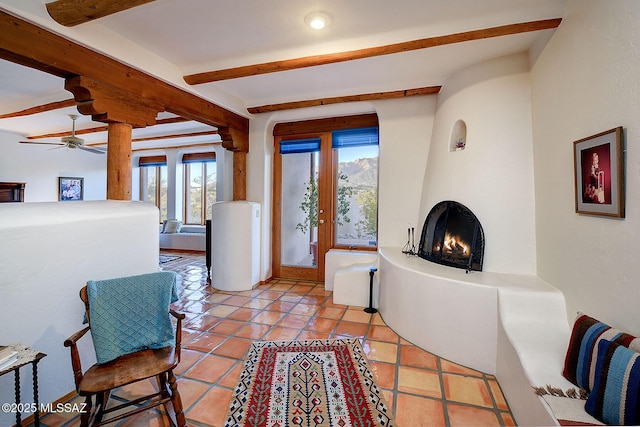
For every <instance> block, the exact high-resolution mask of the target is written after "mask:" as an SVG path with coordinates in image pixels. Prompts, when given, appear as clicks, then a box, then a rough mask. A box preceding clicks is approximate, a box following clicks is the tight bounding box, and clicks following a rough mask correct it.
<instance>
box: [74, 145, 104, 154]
mask: <svg viewBox="0 0 640 427" xmlns="http://www.w3.org/2000/svg"><path fill="white" fill-rule="evenodd" d="M76 148H79V149H81V150H84V151H88V152H90V153H96V154H105V153H106V151H105V150H104V149H100V148H94V147H87V146H86V145H78V146H76Z"/></svg>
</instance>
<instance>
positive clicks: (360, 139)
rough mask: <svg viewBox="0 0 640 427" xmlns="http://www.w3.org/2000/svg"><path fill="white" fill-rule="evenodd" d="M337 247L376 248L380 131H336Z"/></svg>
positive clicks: (333, 143)
mask: <svg viewBox="0 0 640 427" xmlns="http://www.w3.org/2000/svg"><path fill="white" fill-rule="evenodd" d="M332 140H333V142H332V146H333V150H334V152H335V155H334V159H335V160H334V161H335V163H336V167H335V168H334V170H335V171H336V176H335V177H334V182H335V189H334V191H335V193H334V200H335V201H336V202H335V204H334V205H335V214H334V218H335V220H334V221H335V223H334V226H335V234H334V236H335V241H334V245H335V246H348V247H352V248H353V247H375V246H377V240H378V157H379V150H378V129H377V128H366V129H349V130H344V131H336V132H333V135H332Z"/></svg>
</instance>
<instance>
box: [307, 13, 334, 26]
mask: <svg viewBox="0 0 640 427" xmlns="http://www.w3.org/2000/svg"><path fill="white" fill-rule="evenodd" d="M304 22H305V23H306V24H307V25H308V26H310V27H311V28H313V29H314V30H321V29H323V28H324V27H326V26H327V25H329V15H327V14H326V13H324V12H313V13H310V14H308V15H307V16H305V17H304Z"/></svg>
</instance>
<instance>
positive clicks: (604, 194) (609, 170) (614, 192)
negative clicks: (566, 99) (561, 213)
mask: <svg viewBox="0 0 640 427" xmlns="http://www.w3.org/2000/svg"><path fill="white" fill-rule="evenodd" d="M573 145H574V146H573V157H574V176H575V199H576V200H575V203H576V212H577V213H581V214H590V215H602V216H610V217H616V218H624V143H623V138H622V127H617V128H614V129H611V130H608V131H606V132H602V133H599V134H597V135H593V136H589V137H587V138H583V139H579V140H578V141H574V143H573Z"/></svg>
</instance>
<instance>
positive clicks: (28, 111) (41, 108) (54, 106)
mask: <svg viewBox="0 0 640 427" xmlns="http://www.w3.org/2000/svg"><path fill="white" fill-rule="evenodd" d="M75 105H76V101H75V100H73V99H65V100H64V101H55V102H50V103H48V104H43V105H36V106H35V107H31V108H25V109H24V110H20V111H13V112H11V113H6V114H1V115H0V119H8V118H10V117H21V116H30V115H32V114H38V113H43V112H45V111H52V110H58V109H60V108H67V107H73V106H75Z"/></svg>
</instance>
